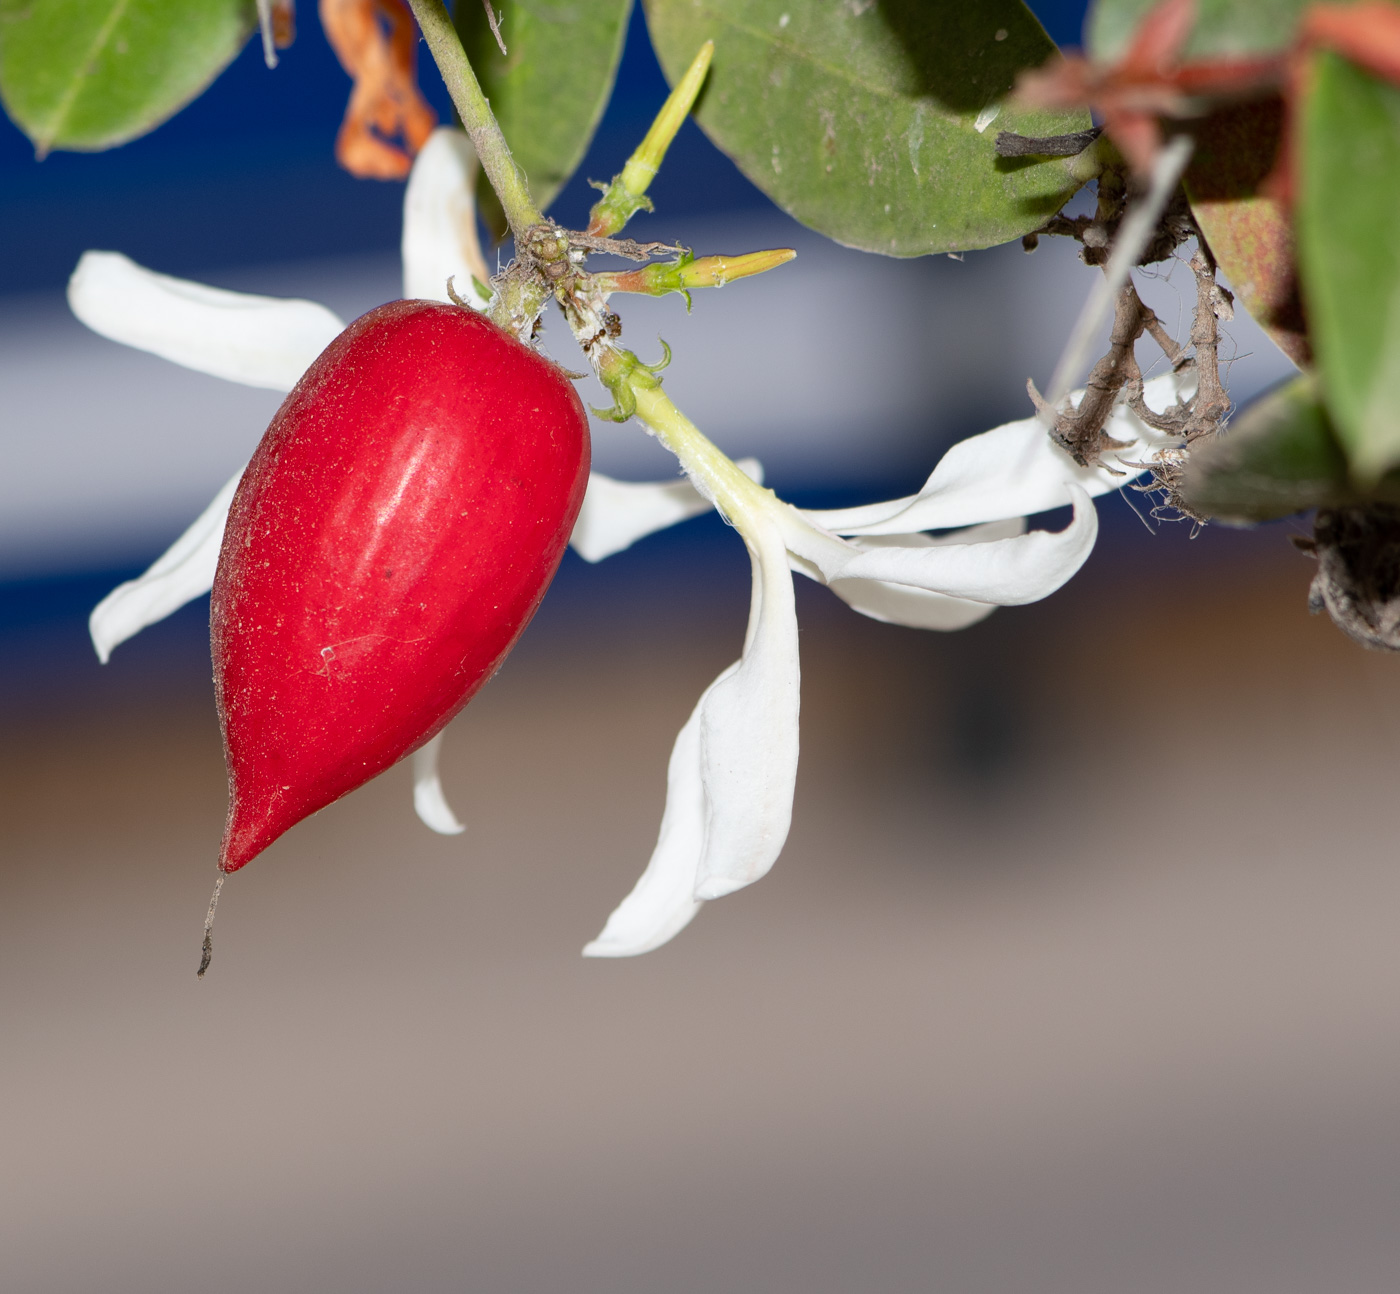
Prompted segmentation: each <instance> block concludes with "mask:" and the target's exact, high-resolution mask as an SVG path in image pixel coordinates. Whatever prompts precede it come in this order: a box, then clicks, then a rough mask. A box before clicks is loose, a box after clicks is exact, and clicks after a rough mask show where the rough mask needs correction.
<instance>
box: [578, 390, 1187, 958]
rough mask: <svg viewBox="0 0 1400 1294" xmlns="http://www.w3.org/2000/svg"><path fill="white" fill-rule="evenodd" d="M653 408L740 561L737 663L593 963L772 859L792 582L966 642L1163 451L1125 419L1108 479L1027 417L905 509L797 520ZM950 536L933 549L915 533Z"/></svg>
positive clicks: (692, 727) (1160, 394)
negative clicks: (742, 633) (726, 528)
mask: <svg viewBox="0 0 1400 1294" xmlns="http://www.w3.org/2000/svg"><path fill="white" fill-rule="evenodd" d="M1178 389H1179V383H1178V381H1177V379H1175V378H1173V377H1164V378H1157V379H1154V380H1153V381H1152V382H1149V383H1148V384H1147V390H1146V395H1147V400H1148V403H1149V404H1150V405H1151V406H1152V407H1153V408H1154V409H1157V410H1159V411H1160V410H1162V409H1164V408H1165V407H1166V406H1167V405H1168V404H1170V403H1171V402H1172V401H1173V400H1174V399H1175V398H1176V396H1177V394H1178ZM1080 395H1082V393H1078V394H1076V396H1074V397H1073V398H1074V400H1075V402H1076V403H1077V402H1078V399H1079V398H1080ZM650 399H651V403H650V404H649V402H648V401H649V398H648V396H647V395H645V394H640V395H639V396H638V410H637V412H638V416H639V417H640V418H641V419H642V420H643V421H644V422H646V423H647V424H648V425H649V426H651V427H652V428H653V430H655V431H656V433H657V434H658V436H659V437H660V438H661V439H662V440H663V441H664V442H665V443H666V444H667V445H668V446H669V447H670V448H671V449H673V450H674V451H675V452H676V453H677V456H678V457H679V458H680V460H681V464H682V466H683V467H684V468H685V470H686V472H687V473H688V475H689V476H690V478H691V480H692V481H693V482H694V484H695V485H696V487H697V490H698V491H699V492H701V493H703V494H704V495H705V496H706V497H709V498H711V499H713V500H714V501H715V502H716V504H717V505H718V507H719V508H720V511H721V512H722V513H723V514H724V516H725V517H726V518H727V519H728V520H729V521H730V523H731V524H732V525H733V526H734V527H735V529H736V530H738V531H739V533H740V535H741V536H742V538H743V540H744V542H745V544H746V545H747V546H748V550H749V556H750V558H751V560H752V565H753V601H752V604H751V610H750V614H749V627H748V634H747V636H746V638H745V641H744V650H743V654H742V656H741V657H740V659H739V660H738V661H737V662H735V663H734V664H733V665H731V666H730V667H729V668H728V669H727V670H725V671H724V673H722V674H721V675H720V676H719V677H718V678H717V679H716V680H715V681H714V682H713V683H712V684H711V685H710V686H709V687H708V688H707V689H706V690H705V692H704V694H703V695H702V696H701V697H700V701H699V703H698V704H697V705H696V707H695V711H694V713H692V714H691V716H690V718H689V720H687V722H686V724H685V726H684V727H683V728H682V729H681V731H680V735H679V736H678V737H677V738H676V744H675V746H674V748H673V750H672V752H671V762H670V766H669V768H668V770H667V786H666V809H665V812H664V814H663V816H662V820H661V833H660V836H659V838H658V840H657V843H656V849H655V851H654V852H653V854H652V857H651V861H650V863H649V864H648V865H647V868H646V870H645V871H644V872H643V873H642V877H641V879H640V880H639V881H638V882H637V884H636V886H635V888H634V889H633V890H632V892H631V893H630V894H629V895H628V896H627V897H626V898H625V899H624V900H623V901H622V903H621V904H620V905H619V906H618V908H617V909H616V910H615V911H614V912H613V914H612V915H611V916H610V917H609V918H608V921H607V924H606V926H605V927H604V929H603V932H602V934H600V935H599V936H598V938H597V939H595V940H594V941H593V942H592V943H590V944H589V945H588V946H587V947H586V948H585V949H584V953H585V955H586V956H591V957H628V956H633V955H635V954H637V953H644V952H649V951H650V950H651V949H653V948H656V947H659V946H660V945H661V944H663V943H665V942H666V941H667V940H669V939H670V938H672V937H673V936H674V935H675V934H676V933H677V932H678V931H680V930H681V929H683V928H684V927H685V926H686V924H687V923H689V921H690V920H691V919H692V918H693V917H694V916H695V914H696V913H697V912H698V911H699V910H700V907H701V905H702V903H704V902H705V901H707V900H710V899H715V898H719V897H721V896H722V895H725V894H730V893H732V892H733V891H734V890H737V889H740V888H742V887H743V886H745V885H748V884H751V883H752V882H753V881H756V880H758V879H759V877H761V876H763V875H764V874H765V873H766V872H767V871H768V869H769V868H770V867H772V865H773V863H774V862H775V861H776V859H777V857H778V854H779V852H780V851H781V850H782V847H783V843H784V841H785V840H786V838H787V831H788V825H789V822H790V819H791V813H792V796H793V788H794V784H795V781H796V776H797V747H798V740H797V728H798V724H797V716H798V679H799V666H798V653H797V622H796V616H795V614H794V608H793V595H792V581H791V578H790V576H789V574H788V572H789V568H791V570H793V571H797V572H798V573H800V574H802V575H806V576H809V577H810V578H812V579H815V580H819V581H821V582H822V583H824V584H826V585H827V586H828V587H829V588H830V589H831V590H832V592H833V593H835V594H836V595H837V596H838V597H840V598H842V599H843V600H844V601H846V602H847V603H848V604H849V605H850V606H851V607H853V608H854V609H855V610H857V611H860V612H861V613H863V614H864V615H868V616H871V617H873V618H874V619H876V620H885V621H890V622H892V623H895V624H903V625H910V626H913V627H915V628H920V629H961V628H964V627H966V626H967V625H970V624H974V623H975V622H976V621H978V620H981V619H982V618H983V617H985V616H987V615H989V614H990V613H991V612H992V611H993V610H994V609H995V607H997V606H1013V605H1018V604H1022V603H1027V602H1034V601H1036V600H1038V599H1040V598H1043V597H1046V596H1047V595H1048V594H1050V593H1053V592H1054V591H1055V590H1056V589H1058V588H1059V587H1060V585H1062V584H1063V583H1064V582H1065V581H1066V580H1068V579H1069V578H1070V577H1071V576H1072V575H1073V574H1074V573H1075V572H1076V571H1077V570H1078V569H1079V567H1080V566H1081V565H1083V563H1084V560H1085V559H1086V558H1087V557H1088V555H1089V552H1090V550H1091V549H1092V548H1093V546H1094V539H1095V537H1096V535H1097V533H1098V514H1097V513H1096V511H1095V509H1094V505H1093V502H1092V497H1093V496H1096V495H1101V494H1106V493H1108V492H1110V491H1112V490H1116V489H1118V488H1119V487H1120V486H1122V485H1123V484H1124V483H1125V482H1127V481H1129V480H1132V479H1134V478H1135V477H1136V476H1138V475H1139V474H1140V473H1141V472H1142V471H1143V467H1142V464H1143V463H1144V462H1146V461H1148V460H1149V459H1151V458H1152V457H1153V455H1154V454H1155V453H1157V452H1158V450H1159V449H1160V448H1161V447H1162V446H1164V445H1165V444H1167V443H1169V442H1168V441H1167V438H1165V437H1163V436H1161V435H1159V434H1158V433H1156V432H1154V431H1152V430H1151V429H1150V428H1148V427H1147V426H1146V425H1145V424H1143V423H1142V422H1141V421H1140V420H1139V419H1137V418H1136V417H1134V416H1133V414H1131V413H1130V412H1129V411H1128V410H1127V409H1126V408H1122V407H1120V408H1119V409H1118V410H1117V411H1116V412H1115V413H1114V415H1113V417H1112V419H1111V420H1110V422H1109V424H1108V427H1107V430H1108V432H1109V434H1110V435H1112V436H1113V437H1114V438H1115V439H1117V440H1120V441H1124V442H1127V443H1128V447H1127V448H1125V449H1121V450H1119V451H1117V452H1116V453H1114V454H1111V455H1108V456H1107V459H1108V466H1105V467H1098V468H1080V467H1077V466H1076V465H1075V464H1074V462H1073V460H1072V459H1071V458H1070V457H1069V455H1068V454H1066V453H1065V452H1064V451H1063V450H1061V449H1059V448H1058V447H1056V446H1055V445H1054V444H1052V442H1051V441H1050V438H1049V437H1048V436H1047V435H1046V431H1045V427H1044V425H1043V424H1042V423H1041V422H1039V421H1038V420H1037V419H1035V418H1026V419H1023V420H1022V421H1020V422H1013V423H1008V424H1007V425H1005V426H1002V427H997V428H996V429H994V430H992V431H988V432H985V433H983V434H982V435H980V436H973V437H971V438H969V439H968V440H964V441H961V442H960V443H958V444H957V445H954V446H953V448H952V449H950V450H949V451H948V452H947V453H946V454H945V455H944V456H943V459H942V461H941V462H940V463H939V464H938V467H937V468H936V469H935V470H934V472H933V475H931V476H930V477H929V479H928V481H927V482H926V483H925V485H924V488H923V489H922V490H921V491H920V492H919V493H918V494H916V495H911V496H909V497H907V498H902V499H894V500H891V501H890V502H887V503H878V504H871V505H868V506H866V507H860V508H848V509H841V510H838V511H826V512H802V511H799V510H798V509H796V508H794V507H792V506H791V505H789V504H786V503H784V502H782V500H780V499H778V498H777V496H775V495H774V494H773V493H772V492H771V491H768V490H764V489H762V488H761V487H760V486H759V485H758V484H757V483H756V482H754V481H752V480H750V479H749V478H748V476H747V475H745V474H744V473H741V472H738V471H736V470H734V468H735V465H734V464H732V463H730V462H729V460H728V459H726V458H724V456H723V455H722V454H720V453H719V452H718V451H717V450H715V449H714V447H713V446H712V445H710V443H709V442H708V441H707V440H705V439H704V437H703V436H701V435H700V433H699V432H698V431H697V430H696V429H695V428H694V427H692V426H690V424H688V423H687V422H686V421H685V420H684V418H682V417H680V415H679V414H678V413H677V412H676V410H675V408H674V406H672V405H670V404H669V401H666V400H665V397H664V396H661V395H660V393H659V392H657V393H655V394H654V395H653V396H652V397H650ZM1115 469H1116V474H1115ZM1066 503H1069V504H1072V505H1073V509H1074V512H1073V517H1072V519H1071V521H1070V523H1069V525H1068V526H1066V527H1065V529H1064V530H1062V531H1059V532H1058V533H1050V532H1047V531H1039V530H1038V531H1032V532H1030V533H1029V534H1027V533H1025V528H1026V527H1025V517H1026V516H1027V515H1029V514H1034V513H1037V512H1044V511H1047V510H1049V509H1052V508H1055V507H1058V506H1060V505H1063V504H1066ZM954 528H960V529H956V530H955V533H953V534H945V535H940V536H938V537H933V536H930V535H928V534H926V533H924V532H926V531H929V530H949V529H954ZM842 536H844V537H845V538H842ZM609 551H615V549H610V550H609ZM585 555H588V554H587V553H585Z"/></svg>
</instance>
